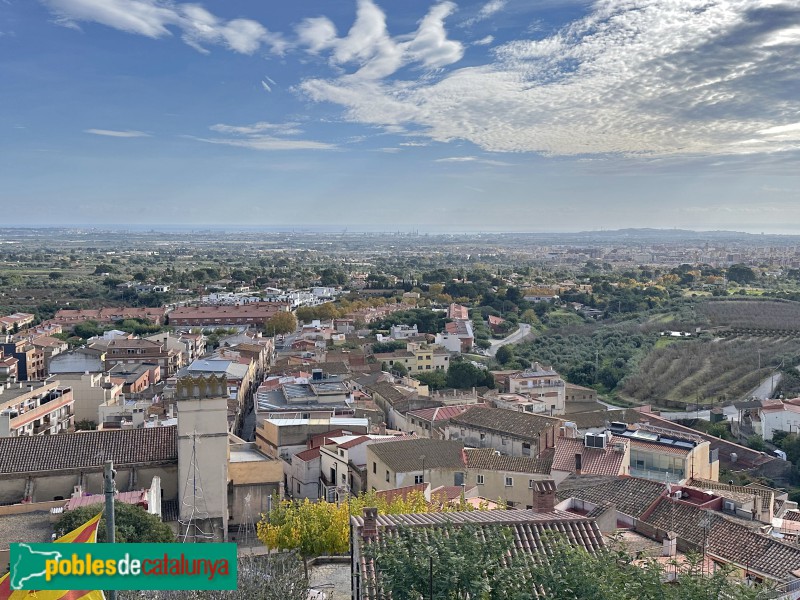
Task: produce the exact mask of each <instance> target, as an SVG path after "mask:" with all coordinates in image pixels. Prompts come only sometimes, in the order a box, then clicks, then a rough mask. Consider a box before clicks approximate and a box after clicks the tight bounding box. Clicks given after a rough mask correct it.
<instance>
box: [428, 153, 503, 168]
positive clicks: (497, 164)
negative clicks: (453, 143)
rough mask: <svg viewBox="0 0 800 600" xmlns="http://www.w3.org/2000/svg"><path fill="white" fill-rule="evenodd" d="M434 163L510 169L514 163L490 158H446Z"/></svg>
mask: <svg viewBox="0 0 800 600" xmlns="http://www.w3.org/2000/svg"><path fill="white" fill-rule="evenodd" d="M434 162H437V163H473V164H482V165H491V166H493V167H510V166H512V163H509V162H505V161H502V160H494V159H490V158H481V157H479V156H448V157H446V158H437V159H436V160H435V161H434Z"/></svg>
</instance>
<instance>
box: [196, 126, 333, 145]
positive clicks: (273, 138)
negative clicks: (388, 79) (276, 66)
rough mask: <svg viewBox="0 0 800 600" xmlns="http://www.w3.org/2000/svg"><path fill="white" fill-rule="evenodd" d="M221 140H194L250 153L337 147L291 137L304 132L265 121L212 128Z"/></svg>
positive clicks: (197, 138) (214, 138)
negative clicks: (246, 150)
mask: <svg viewBox="0 0 800 600" xmlns="http://www.w3.org/2000/svg"><path fill="white" fill-rule="evenodd" d="M209 129H210V130H211V131H214V132H215V133H219V134H223V136H220V137H193V136H192V137H191V139H195V140H197V141H200V142H205V143H207V144H221V145H224V146H234V147H237V148H248V149H250V150H262V151H282V150H284V151H285V150H335V149H336V146H335V145H334V144H328V143H326V142H318V141H314V140H303V139H293V138H291V137H289V136H295V135H300V134H302V133H303V130H302V129H300V128H299V127H298V125H297V123H268V122H266V121H261V122H259V123H253V124H252V125H226V124H223V123H217V124H216V125H212V126H211V127H209Z"/></svg>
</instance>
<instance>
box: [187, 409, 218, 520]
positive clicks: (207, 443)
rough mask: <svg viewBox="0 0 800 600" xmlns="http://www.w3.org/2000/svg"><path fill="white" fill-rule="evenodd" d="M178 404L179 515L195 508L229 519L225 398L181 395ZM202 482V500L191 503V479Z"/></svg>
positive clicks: (192, 494) (211, 516) (192, 493)
mask: <svg viewBox="0 0 800 600" xmlns="http://www.w3.org/2000/svg"><path fill="white" fill-rule="evenodd" d="M176 404H177V407H178V475H179V477H178V490H179V493H178V502H179V506H180V516H181V518H188V517H189V516H190V514H191V513H192V510H193V509H192V507H193V506H194V510H195V512H196V511H201V512H205V513H208V516H209V518H211V519H222V520H223V523H226V522H227V519H228V416H227V415H228V401H227V398H223V397H219V396H218V397H215V398H200V399H183V398H180V399H178V400H177V402H176ZM195 473H197V474H199V475H200V477H201V483H202V492H203V501H202V503H197V504H195V503H194V499H195V495H194V489H193V487H192V484H191V482H192V481H194V478H195Z"/></svg>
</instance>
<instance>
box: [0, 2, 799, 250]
mask: <svg viewBox="0 0 800 600" xmlns="http://www.w3.org/2000/svg"><path fill="white" fill-rule="evenodd" d="M799 17H800V6H798V4H797V2H796V1H794V0H785V1H781V0H710V1H705V2H699V1H698V2H693V1H691V0H689V1H687V2H681V3H677V2H663V1H659V0H640V1H637V2H632V1H624V0H620V1H597V2H584V1H581V0H564V1H559V0H542V1H541V2H527V1H525V0H488V1H486V0H480V1H478V2H457V3H456V2H423V1H420V0H411V1H409V2H403V3H397V2H387V1H386V0H352V1H349V0H348V1H346V2H334V3H332V2H319V1H316V2H310V1H309V2H302V3H255V2H246V1H244V0H234V1H228V2H222V1H220V0H217V1H214V2H202V3H190V2H179V1H175V2H166V1H162V0H41V1H39V2H32V1H30V0H2V1H0V78H2V81H3V85H2V86H0V161H1V162H0V165H2V167H0V168H1V169H2V177H0V206H2V207H3V209H4V214H3V219H2V221H3V223H4V224H6V225H19V226H25V225H29V226H36V225H43V224H48V225H86V226H93V225H102V224H108V223H120V224H128V225H136V226H141V227H144V228H146V227H148V226H152V228H154V229H156V230H158V229H159V226H160V225H162V224H164V225H165V226H166V225H168V224H171V223H173V224H175V226H185V227H192V226H196V227H198V228H200V227H203V226H216V227H222V228H225V227H229V228H231V229H235V228H236V227H237V226H239V227H243V226H247V227H255V228H260V227H263V228H270V229H292V228H298V229H302V228H303V227H306V228H309V229H311V228H314V227H323V228H325V229H327V230H329V231H332V230H337V229H344V228H349V229H351V230H359V229H360V230H373V231H375V230H377V231H381V230H383V231H397V230H399V231H409V230H414V229H418V230H420V231H421V232H423V231H430V232H433V231H442V232H479V231H484V232H494V231H506V232H513V231H530V232H537V231H538V232H547V231H550V232H578V231H597V230H600V229H622V228H630V227H636V228H638V227H653V228H661V229H670V228H682V229H692V230H731V231H742V232H748V233H762V232H764V233H778V234H793V233H798V234H800V202H798V201H797V198H798V197H800V160H799V159H800V117H798V115H799V114H800V73H798V71H797V69H796V68H795V65H796V64H798V62H799V61H800V35H798V27H797V23H798V22H799V21H800V19H799ZM359 224H360V225H359Z"/></svg>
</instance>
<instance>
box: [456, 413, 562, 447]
mask: <svg viewBox="0 0 800 600" xmlns="http://www.w3.org/2000/svg"><path fill="white" fill-rule="evenodd" d="M561 423H562V421H561V419H557V418H555V417H546V416H543V415H532V414H528V413H524V412H519V411H516V410H506V409H503V408H487V407H485V406H473V407H471V408H469V409H468V410H466V411H464V412H463V413H461V414H460V415H457V416H455V417H453V418H452V419H451V420H450V424H451V425H461V426H465V427H477V428H479V429H486V430H490V431H495V432H497V433H501V434H503V433H504V434H508V435H513V436H517V437H521V438H529V439H532V438H536V437H538V436H539V434H541V433H542V432H543V431H545V430H546V429H548V428H550V427H558V426H559V425H560V424H561Z"/></svg>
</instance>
